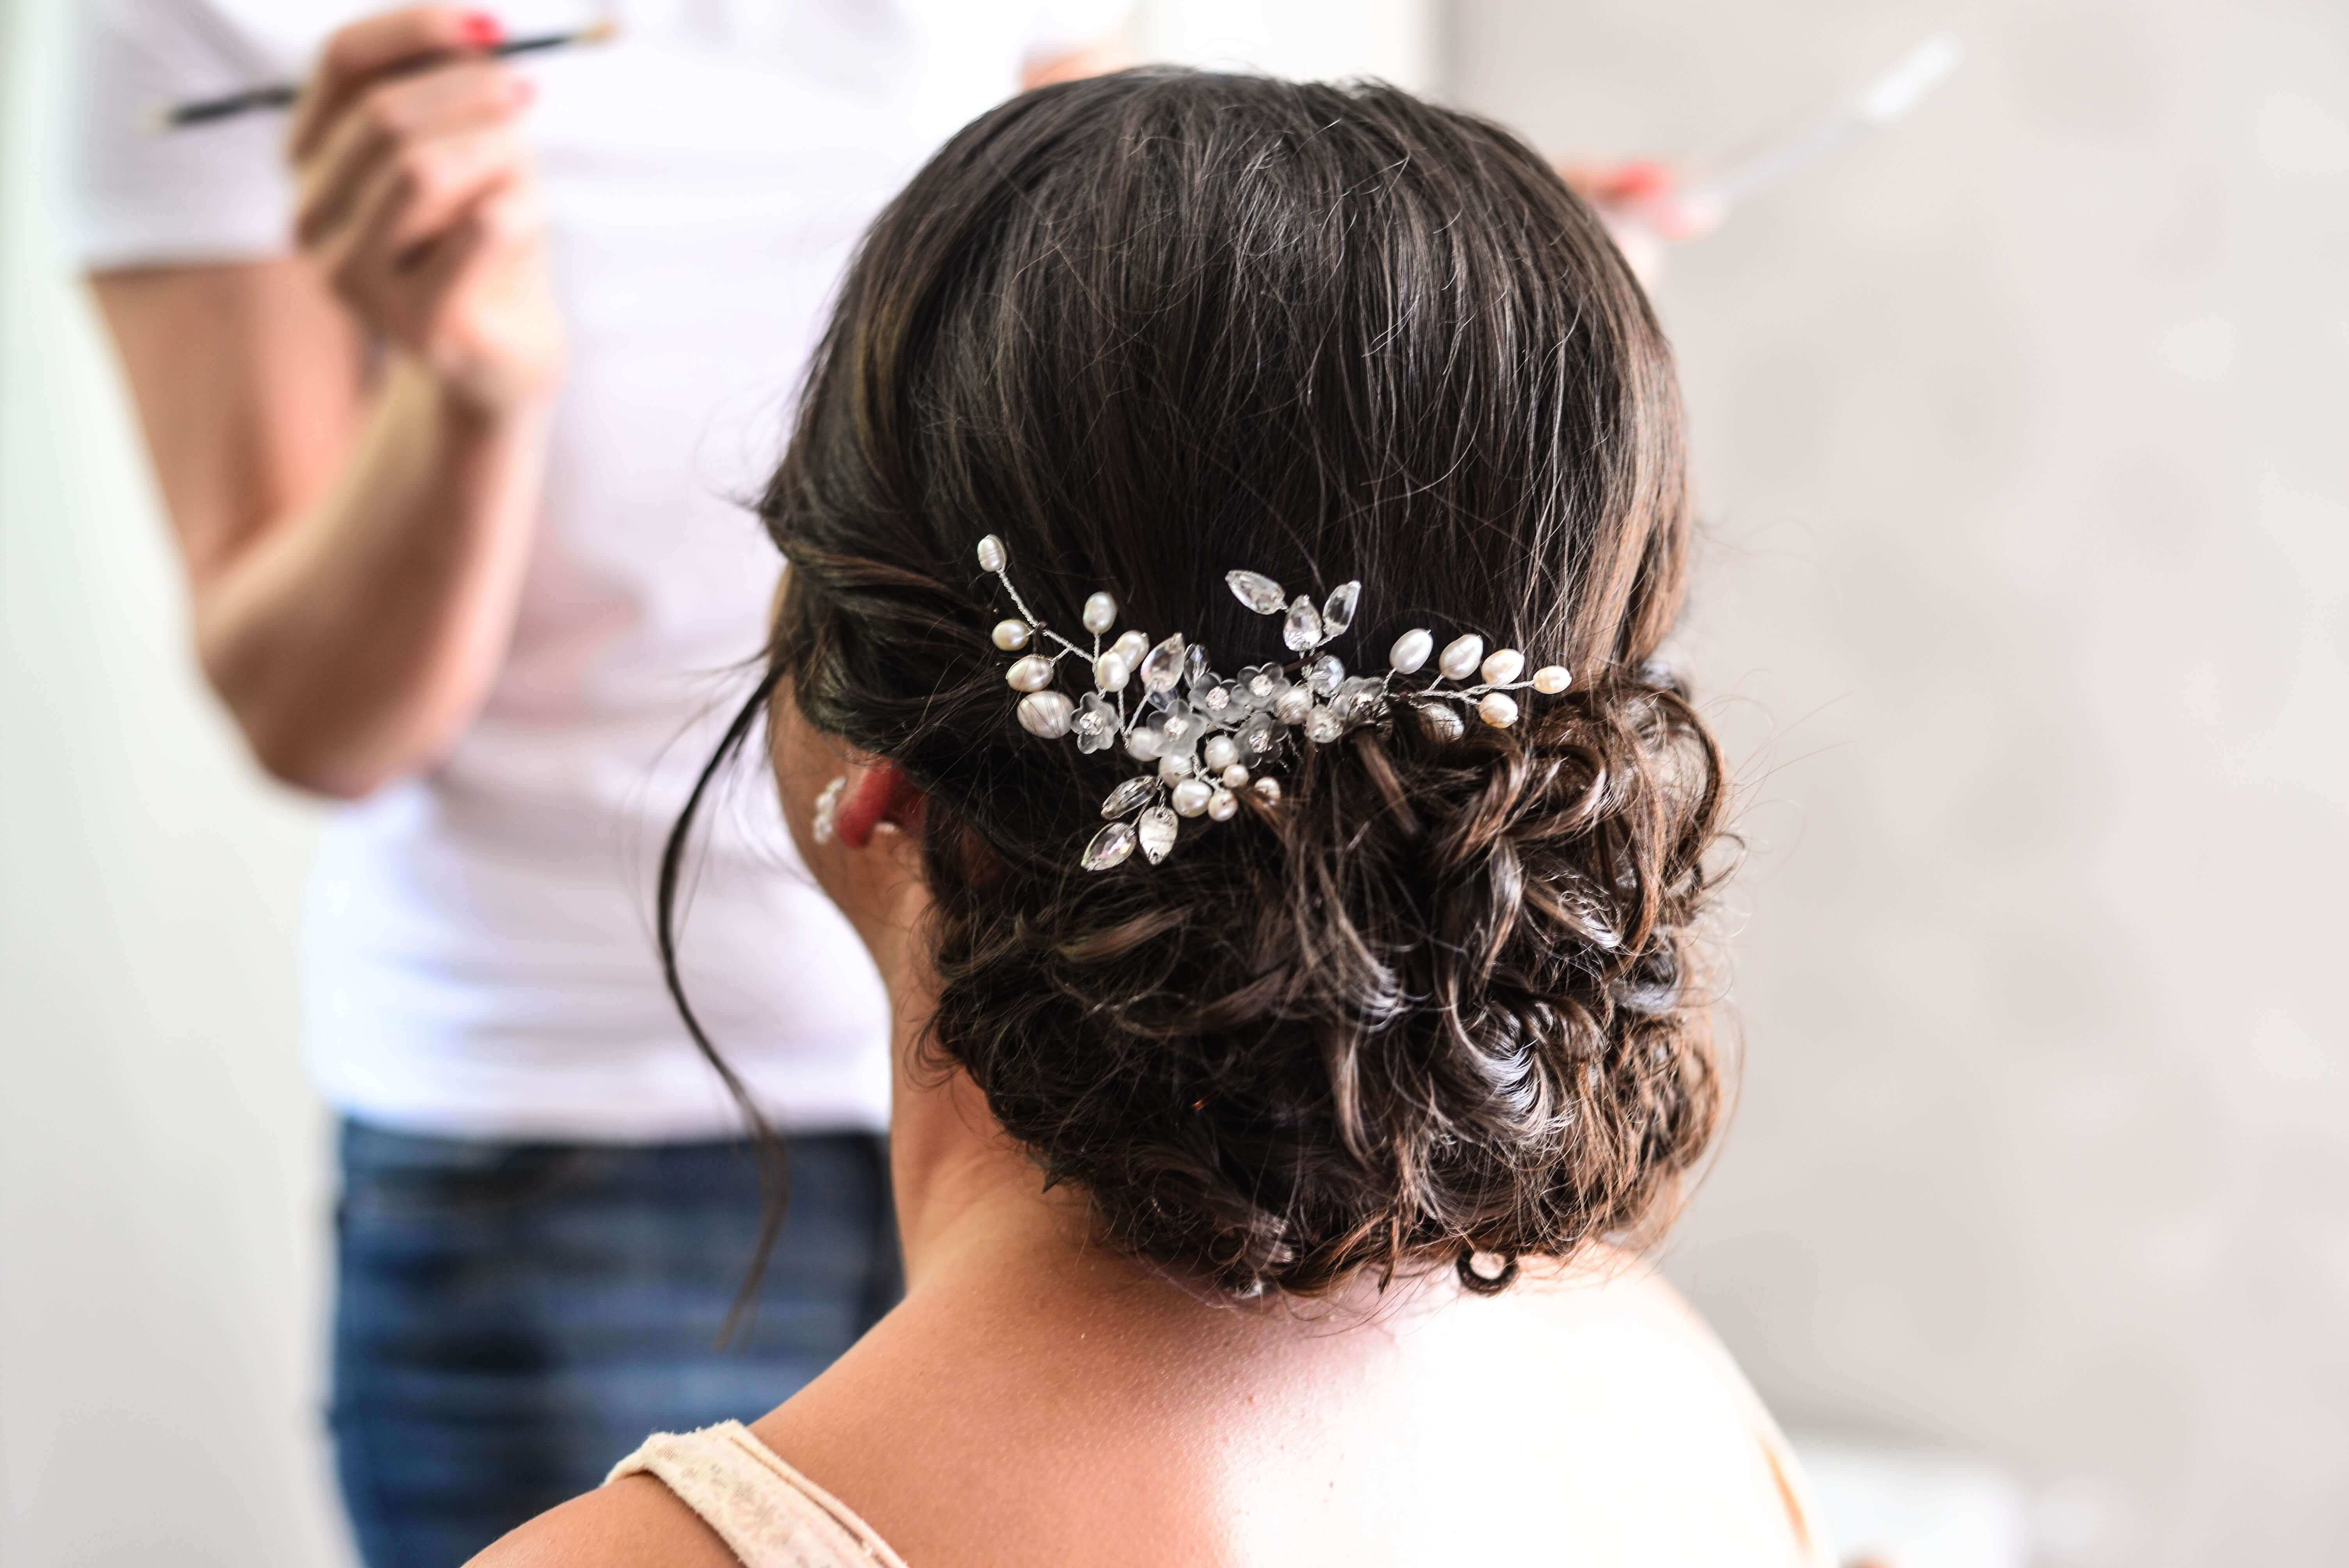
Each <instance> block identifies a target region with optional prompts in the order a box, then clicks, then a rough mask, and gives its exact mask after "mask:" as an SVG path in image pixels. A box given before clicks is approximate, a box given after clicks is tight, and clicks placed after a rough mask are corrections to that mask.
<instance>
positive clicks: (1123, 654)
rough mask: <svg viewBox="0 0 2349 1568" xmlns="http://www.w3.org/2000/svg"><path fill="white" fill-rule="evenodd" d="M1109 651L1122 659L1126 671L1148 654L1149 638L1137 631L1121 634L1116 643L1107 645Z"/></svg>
mask: <svg viewBox="0 0 2349 1568" xmlns="http://www.w3.org/2000/svg"><path fill="white" fill-rule="evenodd" d="M1109 651H1110V652H1111V653H1112V654H1115V655H1117V656H1118V657H1119V658H1121V659H1123V660H1124V661H1125V667H1126V668H1127V669H1132V668H1133V667H1134V666H1135V665H1139V664H1140V663H1142V656H1143V655H1144V654H1147V653H1148V652H1150V638H1149V637H1148V636H1147V635H1146V634H1143V633H1142V632H1139V631H1133V632H1125V633H1122V634H1119V636H1118V639H1117V641H1116V642H1114V643H1112V644H1111V645H1109Z"/></svg>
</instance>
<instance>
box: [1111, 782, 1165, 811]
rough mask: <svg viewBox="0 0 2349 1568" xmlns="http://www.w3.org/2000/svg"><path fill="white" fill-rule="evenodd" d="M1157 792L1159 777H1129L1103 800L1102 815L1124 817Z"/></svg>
mask: <svg viewBox="0 0 2349 1568" xmlns="http://www.w3.org/2000/svg"><path fill="white" fill-rule="evenodd" d="M1156 793H1158V780H1157V779H1127V780H1126V781H1125V782H1124V783H1123V784H1121V785H1119V786H1118V787H1117V788H1116V789H1112V790H1111V791H1110V792H1109V799H1106V800H1104V801H1102V816H1104V817H1123V816H1124V815H1125V814H1126V813H1127V812H1128V811H1131V810H1133V809H1134V808H1135V807H1136V806H1139V805H1141V804H1142V803H1143V801H1145V800H1147V799H1150V798H1151V797H1152V796H1153V795H1155V794H1156Z"/></svg>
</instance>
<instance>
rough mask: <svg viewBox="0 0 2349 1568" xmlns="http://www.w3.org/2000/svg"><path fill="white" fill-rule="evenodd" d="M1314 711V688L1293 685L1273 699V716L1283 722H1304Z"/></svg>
mask: <svg viewBox="0 0 2349 1568" xmlns="http://www.w3.org/2000/svg"><path fill="white" fill-rule="evenodd" d="M1312 711H1313V688H1312V687H1311V686H1290V687H1289V688H1288V690H1287V691H1285V692H1282V693H1281V694H1280V695H1279V696H1277V697H1274V698H1273V699H1272V717H1275V718H1277V719H1278V720H1280V722H1281V723H1283V724H1303V723H1304V722H1305V716H1306V715H1307V714H1309V713H1311V712H1312Z"/></svg>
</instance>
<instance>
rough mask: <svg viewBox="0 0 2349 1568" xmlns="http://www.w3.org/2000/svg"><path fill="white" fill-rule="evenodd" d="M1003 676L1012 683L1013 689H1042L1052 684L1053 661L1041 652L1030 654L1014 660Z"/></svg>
mask: <svg viewBox="0 0 2349 1568" xmlns="http://www.w3.org/2000/svg"><path fill="white" fill-rule="evenodd" d="M1003 678H1004V679H1005V680H1007V681H1009V682H1010V683H1011V689H1012V690H1013V691H1042V690H1043V689H1044V688H1045V687H1046V686H1050V685H1051V684H1052V661H1051V660H1050V659H1048V658H1046V657H1045V656H1044V655H1041V654H1030V655H1028V656H1027V657H1026V658H1024V659H1014V660H1012V661H1011V667H1010V668H1009V669H1008V670H1006V671H1004V672H1003Z"/></svg>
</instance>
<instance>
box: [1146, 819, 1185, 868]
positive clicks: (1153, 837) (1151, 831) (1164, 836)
mask: <svg viewBox="0 0 2349 1568" xmlns="http://www.w3.org/2000/svg"><path fill="white" fill-rule="evenodd" d="M1180 827H1181V824H1180V823H1179V822H1177V821H1176V820H1175V816H1174V812H1172V811H1170V810H1167V809H1166V808H1165V807H1164V806H1153V807H1152V808H1150V810H1147V811H1144V812H1143V813H1142V827H1141V831H1140V834H1139V837H1140V838H1141V840H1142V852H1143V854H1144V855H1147V856H1148V857H1149V858H1150V863H1151V864H1152V865H1156V864H1157V863H1158V862H1159V861H1163V860H1164V859H1165V858H1166V851H1169V850H1171V849H1173V848H1174V835H1175V833H1176V832H1177V831H1179V830H1180Z"/></svg>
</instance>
